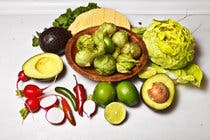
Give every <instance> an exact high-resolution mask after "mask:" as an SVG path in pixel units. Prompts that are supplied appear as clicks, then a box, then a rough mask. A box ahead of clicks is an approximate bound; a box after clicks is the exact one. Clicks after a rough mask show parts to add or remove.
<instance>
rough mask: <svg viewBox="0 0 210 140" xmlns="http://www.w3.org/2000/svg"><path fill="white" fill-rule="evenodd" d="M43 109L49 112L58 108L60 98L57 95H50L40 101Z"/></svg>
mask: <svg viewBox="0 0 210 140" xmlns="http://www.w3.org/2000/svg"><path fill="white" fill-rule="evenodd" d="M40 106H41V108H43V109H45V110H48V109H50V108H52V107H57V106H58V98H57V96H55V95H49V96H46V97H44V98H42V99H41V100H40Z"/></svg>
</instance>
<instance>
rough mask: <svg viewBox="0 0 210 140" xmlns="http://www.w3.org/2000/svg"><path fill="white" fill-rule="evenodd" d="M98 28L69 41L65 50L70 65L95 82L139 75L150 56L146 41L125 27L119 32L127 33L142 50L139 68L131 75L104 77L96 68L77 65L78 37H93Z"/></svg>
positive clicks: (83, 31)
mask: <svg viewBox="0 0 210 140" xmlns="http://www.w3.org/2000/svg"><path fill="white" fill-rule="evenodd" d="M97 28H98V26H94V27H90V28H87V29H85V30H82V31H80V32H78V33H77V34H75V35H74V36H73V37H72V38H71V39H69V41H68V43H67V45H66V48H65V56H66V59H67V61H68V63H69V65H70V66H71V67H72V68H73V69H74V70H75V71H77V72H78V73H80V74H81V75H83V76H84V77H86V78H88V79H91V80H94V81H109V82H117V81H121V80H126V79H129V78H132V77H133V76H135V75H137V74H138V73H139V72H140V71H141V70H142V68H143V67H144V66H145V64H146V63H147V59H148V54H147V49H146V45H145V43H144V41H143V40H142V39H141V38H139V37H138V36H137V35H136V34H135V33H133V32H131V31H130V30H128V29H125V28H123V27H118V30H122V31H125V32H126V33H127V34H128V36H129V41H130V42H135V43H137V44H138V45H139V47H140V48H141V51H142V54H141V56H140V57H139V62H140V65H139V66H136V67H134V68H133V69H132V70H131V72H130V73H126V74H123V73H118V72H115V73H114V74H112V75H108V76H104V75H99V74H98V73H97V71H96V70H95V68H94V67H87V68H83V67H79V66H78V65H77V64H76V62H75V55H76V53H77V51H78V50H77V47H76V41H77V39H78V37H79V36H81V35H84V34H89V35H92V34H93V33H94V32H95V31H96V30H97Z"/></svg>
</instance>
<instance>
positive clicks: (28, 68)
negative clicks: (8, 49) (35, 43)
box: [22, 53, 63, 79]
mask: <svg viewBox="0 0 210 140" xmlns="http://www.w3.org/2000/svg"><path fill="white" fill-rule="evenodd" d="M22 69H23V71H24V73H25V75H26V76H28V77H30V78H34V79H50V78H53V77H55V76H57V75H59V74H60V73H61V72H62V70H63V61H62V59H61V57H60V56H58V55H56V54H54V53H41V54H37V55H35V56H33V57H31V58H29V59H28V60H27V61H26V62H25V63H24V64H23V66H22Z"/></svg>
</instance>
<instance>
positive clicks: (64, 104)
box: [61, 98, 76, 126]
mask: <svg viewBox="0 0 210 140" xmlns="http://www.w3.org/2000/svg"><path fill="white" fill-rule="evenodd" d="M61 105H62V107H63V112H64V114H65V116H66V118H67V119H68V120H69V122H70V123H71V124H72V125H73V126H75V125H76V121H75V119H74V116H73V113H72V110H71V108H70V106H69V104H68V102H67V101H66V99H64V98H62V99H61Z"/></svg>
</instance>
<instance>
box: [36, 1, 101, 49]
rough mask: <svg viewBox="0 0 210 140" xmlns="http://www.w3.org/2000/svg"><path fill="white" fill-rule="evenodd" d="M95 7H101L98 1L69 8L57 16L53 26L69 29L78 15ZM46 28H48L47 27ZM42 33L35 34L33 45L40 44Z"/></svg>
mask: <svg viewBox="0 0 210 140" xmlns="http://www.w3.org/2000/svg"><path fill="white" fill-rule="evenodd" d="M95 8H99V7H98V6H97V4H96V3H89V4H88V5H87V6H80V7H77V8H76V9H74V10H72V9H71V8H68V9H67V10H66V12H65V13H63V14H61V15H60V16H59V17H58V18H56V19H55V20H54V21H53V23H52V25H53V27H61V28H64V29H68V27H69V26H70V25H71V23H72V22H74V20H75V19H76V17H77V16H79V15H80V14H82V13H84V12H87V11H89V10H91V9H95ZM44 30H46V28H45V29H44ZM40 34H41V33H40V32H36V35H34V37H33V39H32V46H33V47H37V46H39V35H40Z"/></svg>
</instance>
